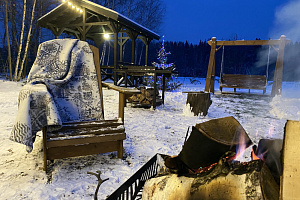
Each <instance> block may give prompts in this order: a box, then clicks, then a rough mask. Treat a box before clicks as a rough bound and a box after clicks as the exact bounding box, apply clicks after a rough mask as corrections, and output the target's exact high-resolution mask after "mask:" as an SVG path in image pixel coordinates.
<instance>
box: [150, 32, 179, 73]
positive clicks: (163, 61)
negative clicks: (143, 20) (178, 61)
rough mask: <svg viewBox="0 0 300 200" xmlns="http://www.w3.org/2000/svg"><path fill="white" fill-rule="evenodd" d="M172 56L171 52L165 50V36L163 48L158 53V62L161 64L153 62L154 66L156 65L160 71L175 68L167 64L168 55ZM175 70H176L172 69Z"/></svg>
mask: <svg viewBox="0 0 300 200" xmlns="http://www.w3.org/2000/svg"><path fill="white" fill-rule="evenodd" d="M169 54H171V53H170V52H166V49H165V36H163V40H162V44H161V48H160V50H159V51H158V58H157V59H158V60H159V63H156V62H153V63H152V65H154V66H155V67H157V68H158V69H167V68H169V67H172V68H174V64H173V63H170V64H167V60H168V59H167V55H169ZM172 70H174V69H172Z"/></svg>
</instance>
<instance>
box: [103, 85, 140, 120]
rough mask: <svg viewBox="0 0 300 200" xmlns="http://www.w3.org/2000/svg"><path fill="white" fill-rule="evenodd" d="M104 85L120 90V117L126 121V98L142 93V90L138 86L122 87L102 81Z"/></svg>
mask: <svg viewBox="0 0 300 200" xmlns="http://www.w3.org/2000/svg"><path fill="white" fill-rule="evenodd" d="M102 86H103V87H107V88H108V89H113V90H116V91H118V92H119V118H120V119H122V121H124V107H126V99H127V98H128V97H130V96H132V95H134V94H140V93H141V91H140V90H138V89H136V88H126V87H120V86H116V85H114V84H113V83H106V82H102Z"/></svg>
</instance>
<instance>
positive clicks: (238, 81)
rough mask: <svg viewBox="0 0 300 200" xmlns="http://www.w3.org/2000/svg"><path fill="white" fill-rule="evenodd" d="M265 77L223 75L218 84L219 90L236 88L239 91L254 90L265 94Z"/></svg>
mask: <svg viewBox="0 0 300 200" xmlns="http://www.w3.org/2000/svg"><path fill="white" fill-rule="evenodd" d="M266 81H267V80H266V76H260V75H241V74H223V76H222V77H221V82H220V90H221V92H222V89H223V88H234V92H236V88H240V89H249V93H250V89H254V90H263V94H265V93H266Z"/></svg>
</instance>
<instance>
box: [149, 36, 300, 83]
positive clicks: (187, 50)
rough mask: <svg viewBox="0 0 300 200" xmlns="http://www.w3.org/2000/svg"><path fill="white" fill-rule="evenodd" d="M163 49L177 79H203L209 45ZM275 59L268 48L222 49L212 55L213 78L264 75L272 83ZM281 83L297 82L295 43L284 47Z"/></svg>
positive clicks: (298, 47)
mask: <svg viewBox="0 0 300 200" xmlns="http://www.w3.org/2000/svg"><path fill="white" fill-rule="evenodd" d="M160 46H161V44H160V43H159V42H156V43H155V44H152V46H151V52H152V53H151V54H150V55H149V56H150V57H151V58H150V60H155V59H157V55H154V54H153V52H157V51H158V50H159V48H160ZM165 49H166V51H170V53H171V54H170V55H168V63H174V64H175V68H176V71H178V73H179V76H192V77H206V74H207V68H208V62H209V56H210V45H208V43H207V41H200V42H199V44H196V45H195V44H191V43H188V42H172V41H167V42H165ZM222 57H223V59H222ZM276 58H277V51H275V50H274V48H273V47H269V46H226V47H224V49H223V48H220V49H219V50H218V51H217V53H216V61H215V62H216V63H215V66H216V74H215V75H216V76H218V77H219V76H220V75H221V74H247V75H266V76H267V77H268V80H273V76H274V70H275V64H276ZM222 60H223V61H222ZM268 63H269V64H268ZM221 71H222V72H221ZM283 80H284V81H300V43H299V42H291V43H290V44H287V45H286V48H285V57H284V68H283Z"/></svg>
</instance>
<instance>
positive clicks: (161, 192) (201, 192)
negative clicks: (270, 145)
mask: <svg viewBox="0 0 300 200" xmlns="http://www.w3.org/2000/svg"><path fill="white" fill-rule="evenodd" d="M251 144H252V141H251V140H250V138H249V137H248V135H247V133H246V131H245V130H244V128H243V127H242V126H241V124H240V123H239V122H238V121H237V120H235V119H234V118H233V117H225V118H219V119H214V120H210V121H207V122H204V123H201V124H197V125H196V126H195V127H193V130H192V132H191V134H190V137H189V138H188V140H187V141H186V142H185V143H184V146H183V149H182V151H181V152H180V153H179V155H178V156H167V157H165V159H164V160H165V165H166V167H167V168H168V169H169V170H170V172H172V173H167V174H161V175H160V176H158V177H156V178H153V179H150V180H147V181H146V183H145V185H144V189H143V199H145V200H148V199H164V200H168V199H264V200H269V199H278V198H279V185H278V184H277V183H276V181H275V179H274V177H273V175H272V173H271V172H270V170H269V168H268V166H267V165H266V164H265V162H264V161H263V160H261V159H258V160H253V161H250V162H243V163H240V162H237V161H235V159H236V158H237V157H238V156H239V151H238V149H243V150H245V149H246V148H247V147H249V146H250V145H251ZM263 146H264V145H260V147H259V148H258V149H259V151H260V150H261V148H262V147H263ZM259 151H258V152H259ZM174 172H175V173H174Z"/></svg>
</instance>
